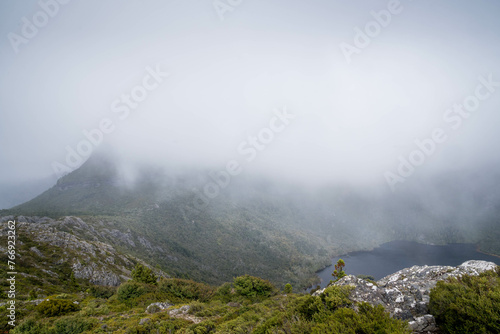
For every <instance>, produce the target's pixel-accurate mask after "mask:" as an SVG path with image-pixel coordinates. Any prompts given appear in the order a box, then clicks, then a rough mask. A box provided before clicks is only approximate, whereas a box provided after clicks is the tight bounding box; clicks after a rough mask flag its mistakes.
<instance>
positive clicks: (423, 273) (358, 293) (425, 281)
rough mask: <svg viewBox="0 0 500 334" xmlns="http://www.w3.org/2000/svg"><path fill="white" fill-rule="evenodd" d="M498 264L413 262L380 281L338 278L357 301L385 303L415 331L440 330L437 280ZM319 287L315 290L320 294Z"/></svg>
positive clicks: (480, 262) (394, 314) (476, 272)
mask: <svg viewBox="0 0 500 334" xmlns="http://www.w3.org/2000/svg"><path fill="white" fill-rule="evenodd" d="M495 268H496V264H494V263H493V262H486V261H475V260H472V261H467V262H464V263H462V264H461V265H460V266H458V267H450V266H413V267H411V268H406V269H403V270H400V271H398V272H396V273H394V274H392V275H389V276H386V277H384V278H382V279H381V280H379V281H377V282H376V284H373V283H370V282H368V281H366V280H364V279H361V278H356V277H355V276H352V275H348V276H345V277H343V278H342V279H340V280H339V281H337V282H335V283H334V284H335V285H338V286H346V285H349V286H352V287H354V290H353V291H352V293H351V296H350V298H351V299H352V300H353V301H356V302H363V301H364V302H367V303H370V304H372V305H382V306H384V308H385V309H386V311H388V312H390V313H391V315H392V316H393V317H394V318H398V319H402V320H407V321H409V324H410V328H411V329H412V330H413V331H414V332H415V333H429V332H431V333H432V332H436V331H437V327H436V322H435V320H434V317H433V316H432V315H430V314H428V312H429V311H428V305H429V293H430V291H431V289H432V288H433V287H434V286H436V283H437V282H438V281H441V280H445V279H447V278H449V277H461V276H462V275H466V274H467V275H478V274H480V273H482V272H484V271H487V270H491V269H495ZM323 291H324V289H323V290H318V291H316V292H315V293H314V294H315V295H320V294H322V293H323Z"/></svg>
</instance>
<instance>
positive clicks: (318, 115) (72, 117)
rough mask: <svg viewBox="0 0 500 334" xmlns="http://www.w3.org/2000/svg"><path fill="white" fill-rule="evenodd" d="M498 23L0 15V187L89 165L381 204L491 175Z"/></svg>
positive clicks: (6, 4)
mask: <svg viewBox="0 0 500 334" xmlns="http://www.w3.org/2000/svg"><path fill="white" fill-rule="evenodd" d="M40 12H42V14H39V13H40ZM499 12H500V4H499V3H496V2H491V1H475V2H473V3H472V2H470V1H439V2H437V1H433V2H430V1H419V2H417V1H401V2H398V1H368V0H366V1H356V2H349V3H348V2H345V1H326V0H322V1H320V0H314V1H285V0H275V1H245V0H242V1H225V0H221V1H214V2H212V1H195V0H182V1H179V0H177V1H159V0H158V1H152V0H143V1H128V2H126V3H124V2H123V1H117V0H114V1H106V2H102V1H97V0H89V1H76V0H73V1H67V3H64V1H60V2H56V0H53V1H50V0H41V1H40V2H37V1H22V2H18V1H3V2H2V3H1V4H0V34H1V35H2V36H4V38H2V40H1V41H0V73H1V76H0V153H1V154H0V184H5V183H16V182H21V181H22V180H31V179H40V178H51V179H53V180H55V179H57V177H60V176H61V175H64V174H65V173H67V172H69V171H71V170H74V169H75V168H77V167H78V166H79V165H81V164H82V163H83V162H84V161H85V160H86V159H87V158H88V157H89V156H90V155H91V153H92V152H93V151H96V150H98V149H103V148H105V149H106V150H109V152H113V153H112V154H115V155H116V156H119V157H120V161H129V160H130V159H132V160H134V161H135V162H136V163H137V162H140V163H143V164H153V165H165V166H174V167H176V168H193V167H201V168H207V169H208V170H213V171H218V170H226V169H227V168H228V164H231V162H233V161H236V162H237V164H238V166H239V167H240V168H241V173H244V174H247V175H265V176H267V177H273V178H284V179H287V180H293V181H298V182H302V183H304V184H313V185H317V184H323V183H328V182H344V183H345V182H347V183H351V184H356V185H357V186H363V185H368V184H370V185H372V184H380V185H383V186H384V187H386V189H391V190H397V189H399V188H401V187H405V185H407V184H408V183H407V182H406V180H408V179H411V178H415V179H418V180H421V179H426V178H427V176H431V175H434V174H436V173H448V172H452V171H453V173H458V174H459V173H460V171H462V170H463V171H470V170H475V169H478V170H484V168H486V167H487V168H488V170H490V169H494V168H496V166H497V163H498V152H499V149H500V147H499V145H500V132H499V131H498V126H499V125H500V113H499V112H498V111H499V106H500V83H499V82H500V63H499V62H498V59H500V34H499V31H500V23H499V21H498V13H499ZM43 13H46V14H43ZM47 13H48V14H47ZM387 14H389V15H387ZM44 15H45V16H44ZM37 22H38V23H37ZM36 24H37V25H36ZM370 29H371V30H370ZM463 104H465V107H462V108H460V105H463ZM464 108H465V109H464ZM417 151H418V152H419V153H415V152H417ZM110 154H111V153H110ZM401 158H402V159H403V160H405V161H406V162H402V160H401ZM408 161H409V162H410V164H411V165H412V166H410V167H408ZM485 166H486V167H485ZM123 168H125V169H124V170H125V171H124V172H123V173H125V174H126V175H131V177H132V178H133V173H134V172H133V170H130V169H129V170H127V169H126V168H127V167H126V166H125V167H123ZM231 168H236V167H235V165H234V164H233V165H232V167H231ZM127 173H128V174H127ZM241 173H240V174H241ZM388 173H389V174H388ZM391 180H392V181H391ZM403 181H405V182H403Z"/></svg>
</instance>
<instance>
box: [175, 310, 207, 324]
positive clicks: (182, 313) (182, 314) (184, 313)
mask: <svg viewBox="0 0 500 334" xmlns="http://www.w3.org/2000/svg"><path fill="white" fill-rule="evenodd" d="M190 309H191V306H189V305H184V306H181V307H179V308H174V309H171V310H169V311H168V315H169V316H170V317H172V318H180V319H184V320H188V321H191V322H194V323H195V324H198V323H200V322H202V321H203V320H204V319H203V318H198V317H195V316H194V315H191V314H189V313H188V312H189V310H190Z"/></svg>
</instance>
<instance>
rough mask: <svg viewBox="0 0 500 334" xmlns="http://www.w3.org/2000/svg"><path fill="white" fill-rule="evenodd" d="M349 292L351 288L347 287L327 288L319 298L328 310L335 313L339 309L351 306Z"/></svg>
mask: <svg viewBox="0 0 500 334" xmlns="http://www.w3.org/2000/svg"><path fill="white" fill-rule="evenodd" d="M351 290H352V288H351V287H347V286H342V287H341V286H335V285H333V286H329V287H328V288H326V289H325V291H324V292H323V294H322V295H321V297H320V298H321V300H322V301H323V303H324V304H325V306H326V308H327V309H328V310H330V311H335V310H336V309H338V308H340V307H348V306H351V305H352V301H351V300H350V299H349V294H350V293H351Z"/></svg>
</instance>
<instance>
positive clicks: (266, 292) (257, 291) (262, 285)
mask: <svg viewBox="0 0 500 334" xmlns="http://www.w3.org/2000/svg"><path fill="white" fill-rule="evenodd" d="M233 284H234V288H235V290H236V292H237V293H238V294H239V295H241V296H245V297H257V296H263V297H269V296H271V294H272V293H273V292H274V291H275V288H274V286H273V285H272V284H271V282H269V281H266V280H263V279H262V278H258V277H253V276H250V275H244V276H239V277H236V278H235V279H234V283H233Z"/></svg>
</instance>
